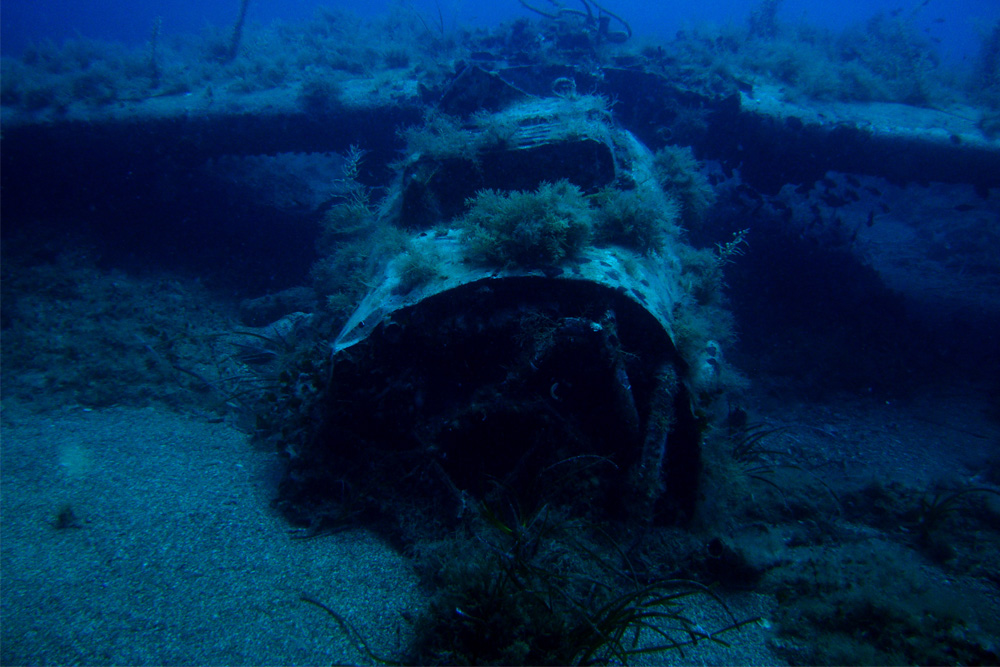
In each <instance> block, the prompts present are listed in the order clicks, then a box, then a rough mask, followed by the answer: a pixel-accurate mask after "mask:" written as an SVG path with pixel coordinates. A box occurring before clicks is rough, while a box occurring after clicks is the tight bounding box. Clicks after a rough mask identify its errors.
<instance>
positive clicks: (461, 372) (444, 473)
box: [2, 1, 1000, 526]
mask: <svg viewBox="0 0 1000 667" xmlns="http://www.w3.org/2000/svg"><path fill="white" fill-rule="evenodd" d="M522 4H524V5H525V6H526V7H528V8H529V9H531V10H532V11H534V12H535V13H537V14H540V15H541V16H542V17H543V19H544V22H543V23H542V24H540V25H539V26H534V25H533V24H530V23H518V24H515V25H514V26H513V27H512V28H509V29H506V30H505V31H498V32H497V34H494V35H489V36H487V37H482V36H479V37H476V38H475V39H473V40H471V41H470V43H469V44H466V45H464V46H463V49H464V50H463V51H462V53H463V55H462V57H461V58H456V59H455V60H454V61H453V67H451V68H449V69H448V70H447V71H444V72H440V71H439V72H435V73H434V74H433V76H431V75H429V74H428V75H426V76H421V75H420V73H419V72H417V73H413V74H412V76H409V75H407V76H397V77H396V78H395V79H393V80H392V81H391V82H390V80H389V79H381V80H378V81H374V80H363V81H339V82H338V83H337V84H336V86H333V85H329V86H328V85H327V84H326V83H325V82H324V81H323V80H321V79H316V78H314V79H310V80H307V81H300V82H296V83H295V84H294V85H292V86H288V87H278V88H273V89H267V90H262V91H251V92H238V93H237V92H231V91H226V90H222V89H213V88H212V87H211V86H206V87H204V88H201V89H191V90H185V91H183V92H177V93H176V94H162V95H149V96H146V97H141V98H135V99H128V100H121V101H119V102H116V103H114V104H109V105H104V106H99V107H96V108H95V107H93V106H87V105H83V104H77V103H70V104H67V105H65V106H64V107H62V108H59V109H55V110H53V109H42V110H37V109H11V110H9V112H5V127H4V138H3V143H4V151H3V156H2V160H3V165H4V168H3V170H2V171H3V188H4V191H5V192H17V193H18V196H17V198H16V200H15V201H14V202H12V203H11V202H10V200H8V202H5V204H7V205H13V206H16V207H18V208H23V209H27V210H30V209H33V208H36V209H38V210H45V207H46V206H47V205H48V202H46V201H45V199H46V198H45V195H44V193H45V191H46V190H47V188H49V187H51V183H52V182H53V181H56V182H62V183H66V184H71V185H67V187H71V188H73V189H74V193H75V194H74V193H71V194H70V195H69V196H68V197H67V198H66V200H65V201H70V202H73V203H74V204H75V205H77V206H80V205H83V208H86V207H87V206H97V207H100V208H102V209H103V210H108V209H115V210H118V211H119V214H120V215H121V217H122V218H123V219H124V218H126V217H128V216H134V215H136V214H137V211H139V210H142V209H145V208H147V207H148V206H149V203H150V194H149V193H151V192H160V193H163V192H166V191H170V190H171V189H173V191H174V192H175V194H173V195H162V196H165V197H188V196H190V197H195V196H205V197H208V196H210V195H205V194H203V193H202V194H198V193H195V192H191V191H183V188H180V189H179V188H178V187H177V184H178V183H181V184H183V183H190V180H189V179H188V177H187V175H189V174H190V173H192V172H193V171H196V170H199V169H203V168H204V166H205V165H206V164H209V165H211V164H213V163H216V162H219V161H222V160H225V159H231V158H233V157H235V158H237V159H239V158H251V157H256V156H272V157H275V159H280V157H281V156H286V155H296V156H301V155H304V154H316V155H326V154H329V153H334V152H338V153H349V152H350V150H351V147H352V146H360V147H361V148H362V149H363V158H362V157H361V152H360V151H359V152H358V153H357V155H356V157H357V159H356V160H354V161H353V162H350V161H349V167H350V169H351V170H352V179H354V180H355V185H352V186H350V188H354V189H350V188H349V192H348V196H343V195H339V197H340V198H339V199H337V198H335V199H334V200H332V203H331V201H327V202H325V203H324V205H323V208H322V211H325V212H326V213H329V211H330V210H334V211H336V210H341V209H344V208H345V207H346V208H350V207H352V206H353V207H355V209H357V208H361V209H364V215H363V216H362V217H364V216H367V217H366V218H365V222H364V223H363V225H362V231H371V230H374V229H376V228H377V229H379V230H383V231H384V230H392V232H393V234H395V238H396V239H397V240H398V242H397V243H396V244H395V245H391V244H390V245H388V246H384V247H383V248H382V249H381V250H380V251H379V252H380V253H381V256H380V257H379V258H378V259H377V261H376V260H372V262H371V263H372V264H374V265H377V267H378V269H377V271H376V273H375V274H374V275H373V276H370V278H369V280H368V282H367V284H366V289H365V290H364V291H363V293H362V294H360V295H359V296H360V298H359V300H358V302H357V303H356V304H354V306H353V310H352V311H351V312H350V314H349V316H347V317H346V318H344V320H343V321H340V322H338V325H337V327H336V330H333V331H330V332H329V335H328V336H327V337H326V339H325V343H324V345H323V346H321V349H322V350H323V352H322V353H321V354H318V355H317V356H316V357H315V358H313V359H311V360H309V361H308V366H307V367H303V368H300V369H299V371H298V373H297V374H296V375H295V376H294V377H293V376H288V379H287V380H285V381H283V382H282V386H281V388H280V390H279V391H276V392H274V393H273V395H272V396H271V402H270V405H269V407H268V408H267V409H266V411H265V412H266V414H265V415H264V422H265V424H266V428H267V429H268V430H269V431H270V432H271V433H273V434H274V435H275V439H276V440H277V441H278V443H279V447H280V448H281V449H282V451H283V452H284V453H285V454H286V456H287V458H288V461H289V468H288V474H287V477H286V479H285V482H284V484H283V486H282V497H281V503H282V506H283V507H284V508H285V509H286V510H287V511H288V513H289V514H290V515H291V516H292V517H293V518H294V519H295V520H297V521H300V522H302V523H307V524H311V525H322V524H324V523H325V522H326V523H328V522H334V521H337V520H339V519H341V518H342V517H343V516H344V512H345V510H344V507H345V506H349V505H350V504H351V503H352V502H362V501H359V500H358V498H360V497H363V498H368V499H371V498H373V497H376V496H378V497H380V498H381V500H380V502H382V503H388V504H391V503H393V502H395V503H398V504H399V505H401V506H402V505H406V506H410V505H414V504H417V505H420V507H419V510H420V511H421V512H422V513H423V515H426V516H433V517H435V519H434V520H436V521H439V522H441V523H444V524H447V523H448V522H451V521H455V520H458V519H459V518H461V517H462V516H463V512H464V511H466V509H467V508H468V507H471V506H475V505H476V504H477V503H478V502H480V501H482V500H483V499H485V498H487V497H489V496H490V494H494V493H496V489H497V488H498V487H502V488H504V489H506V490H510V489H516V490H517V493H519V494H529V495H531V494H533V495H534V496H535V497H536V498H541V497H544V498H545V502H559V503H561V504H565V505H567V506H579V508H580V511H583V512H586V513H589V514H592V515H596V516H600V517H616V518H627V520H628V521H630V522H636V523H637V524H644V523H649V522H663V523H671V522H677V521H683V520H684V519H685V518H687V517H690V515H691V513H692V511H693V507H694V504H695V502H696V500H697V494H698V477H699V468H700V465H701V459H700V451H699V447H700V438H701V431H702V429H703V428H704V426H705V424H706V423H708V422H709V421H711V420H713V419H715V420H717V419H719V418H720V416H719V415H720V411H721V410H722V407H720V406H721V405H724V402H722V403H720V401H723V397H724V396H725V395H726V392H727V391H729V390H731V389H733V388H734V387H738V386H739V384H740V381H741V380H740V376H739V374H738V373H736V372H735V371H734V370H733V369H731V368H730V367H729V365H728V364H727V362H726V359H725V346H726V340H727V337H728V336H729V335H730V334H729V331H728V329H727V327H728V326H729V322H728V319H727V316H726V313H725V308H724V305H723V301H722V300H721V297H720V293H721V289H722V271H723V267H724V265H725V263H726V261H727V258H728V256H729V255H728V254H730V253H734V252H739V245H740V243H741V241H742V238H741V237H740V236H739V235H737V236H734V238H733V241H732V243H730V244H728V245H724V246H720V248H719V249H718V251H704V250H702V251H699V250H696V249H694V248H692V247H691V246H690V245H689V244H688V242H687V241H686V240H685V234H684V231H683V227H684V226H685V224H687V222H685V220H687V221H688V222H689V221H690V219H691V218H692V217H694V218H696V217H697V216H698V215H699V212H698V210H697V205H696V204H693V203H692V202H691V200H690V199H691V197H696V193H692V192H690V191H689V192H687V195H685V193H683V192H680V191H679V190H677V189H676V188H675V187H672V186H671V185H670V184H671V183H674V182H676V181H677V177H678V173H676V172H677V171H678V170H679V171H681V172H683V170H684V167H682V166H681V167H678V166H676V165H675V166H674V167H672V168H673V169H674V170H675V171H674V172H671V167H670V165H669V164H668V162H669V161H667V160H665V159H663V158H661V157H658V156H659V155H660V153H659V152H658V151H657V150H656V149H662V148H663V147H664V146H668V145H673V146H682V147H690V148H692V149H693V150H694V152H695V154H697V155H698V156H699V157H700V158H702V159H711V160H715V161H718V162H719V163H720V164H722V165H724V166H725V168H727V169H738V170H739V172H740V174H741V176H742V178H743V181H744V182H745V183H747V184H749V185H750V186H752V187H753V188H756V189H757V190H758V191H761V192H765V193H774V192H776V191H777V190H778V189H779V188H780V187H781V186H782V185H784V184H786V183H797V182H809V181H814V180H816V179H819V178H821V177H822V175H823V174H825V173H826V172H828V171H830V170H837V171H842V172H847V173H857V174H865V175H869V176H876V177H881V178H884V179H887V180H889V181H891V182H907V181H910V180H913V179H916V178H920V179H933V180H937V181H941V182H958V183H971V184H973V185H975V186H976V187H977V188H978V189H982V190H986V189H989V188H991V187H997V186H1000V144H998V142H997V140H996V139H995V138H990V137H988V136H986V135H985V134H984V133H983V132H981V131H980V129H979V128H978V127H977V126H976V122H975V121H974V120H973V119H970V118H967V117H963V116H962V115H960V114H954V113H946V112H943V111H937V110H934V109H929V108H920V109H917V108H912V107H906V108H904V107H903V105H899V104H891V103H878V104H876V103H868V104H864V105H860V104H856V103H848V102H825V103H822V104H820V103H794V102H789V101H786V100H784V99H783V98H782V96H781V95H780V94H779V91H778V90H776V89H773V88H771V87H769V86H768V85H766V84H761V85H754V86H751V85H749V84H746V83H744V82H742V81H739V80H735V79H733V80H729V81H725V82H722V83H720V82H719V81H715V80H713V81H710V82H706V80H704V79H702V78H698V77H695V78H694V79H692V78H691V77H690V76H684V75H682V74H681V73H679V71H678V70H674V69H671V68H672V65H671V64H670V62H669V61H670V59H669V57H667V56H666V55H664V53H663V52H662V50H661V51H656V50H647V51H644V52H642V53H641V54H635V53H628V54H626V53H620V54H619V53H616V52H612V51H606V50H604V49H605V47H613V46H614V45H617V44H621V43H623V42H625V41H626V40H627V39H628V38H629V35H630V34H631V28H630V27H629V26H628V24H627V23H626V22H625V21H623V20H622V19H620V18H618V17H617V16H616V15H614V14H611V13H610V12H607V11H606V10H604V9H603V8H602V7H601V6H600V5H598V4H597V3H593V2H592V1H591V2H584V3H583V4H584V7H585V10H574V11H572V12H568V13H567V12H562V13H552V12H549V11H548V10H546V9H539V8H537V7H534V6H532V5H529V4H528V3H526V2H523V1H522ZM592 6H593V7H592ZM612 101H613V102H612ZM400 127H413V128H416V129H415V130H413V131H412V132H411V133H410V134H409V138H408V140H406V141H403V140H401V134H400V133H399V132H398V129H399V128H400ZM402 136H404V138H405V136H406V135H405V133H404V134H403V135H402ZM400 155H402V157H400ZM359 164H360V166H359ZM12 165H16V169H15V168H12ZM680 176H682V177H685V178H690V177H691V175H690V174H683V173H681V174H680ZM108 182H113V183H116V184H117V185H116V189H115V191H114V192H110V191H109V190H108V189H107V186H106V184H107V183H108ZM357 183H361V185H360V186H359V185H357ZM706 187H707V186H706ZM376 188H377V189H378V191H379V193H380V194H381V195H382V196H381V201H380V203H379V205H378V206H375V205H374V203H373V202H372V201H370V200H369V198H368V196H367V195H365V196H363V197H362V196H360V195H359V196H357V197H355V198H353V199H352V198H351V195H350V193H351V192H353V193H358V192H362V190H363V191H364V192H369V191H371V190H373V189H376ZM685 196H688V199H685ZM317 210H320V209H317V208H314V209H313V210H310V211H307V212H306V214H305V215H302V216H301V217H309V216H312V217H313V219H315V216H316V211H317ZM292 217H294V216H289V217H288V218H286V219H283V222H282V224H283V225H286V224H287V223H288V221H289V219H290V218H292ZM235 227H238V226H235ZM285 229H287V227H285V226H282V228H281V229H272V230H259V229H258V230H256V231H255V233H256V234H258V235H263V236H264V238H265V241H264V242H263V244H262V246H263V248H266V250H267V251H270V252H273V253H275V254H283V255H284V259H283V260H282V261H284V262H286V263H295V262H299V263H300V264H308V263H310V262H309V261H308V260H307V261H303V260H302V259H301V257H297V256H296V254H295V253H294V252H293V250H294V248H295V247H294V246H289V245H287V244H286V243H287V239H285V237H286V236H287V234H286V232H285V231H284V230H285ZM334 231H335V232H337V233H342V234H343V236H344V238H349V237H351V234H352V233H353V232H352V230H351V229H349V228H347V227H344V228H341V229H338V230H334ZM232 234H233V235H234V236H233V238H239V234H240V231H239V229H236V230H235V231H233V232H232ZM292 236H294V235H292ZM304 238H306V239H307V242H308V243H309V244H310V245H311V244H312V243H313V242H314V241H315V238H314V237H310V236H309V235H308V234H306V235H304ZM263 248H262V249H261V250H260V252H264V249H263ZM227 252H229V251H228V250H227ZM231 252H232V253H233V254H238V253H239V252H240V251H239V249H238V248H233V249H232V251H231ZM310 259H311V258H310ZM306 268H307V267H306ZM305 270H306V269H305V268H303V269H302V272H303V273H304V272H305ZM291 310H292V309H291V308H290V307H289V308H285V309H284V310H282V308H281V307H280V306H279V307H278V308H277V310H274V311H273V312H269V315H270V317H271V319H274V320H283V319H284V320H287V319H288V317H289V316H291V315H292V312H291ZM265 319H266V318H265ZM320 319H321V318H320V316H319V315H314V314H312V313H309V314H307V316H305V317H296V318H295V322H297V323H298V324H297V326H298V327H300V328H309V327H315V326H317V325H316V324H315V322H317V321H319V320H320ZM254 324H255V325H261V324H266V322H258V321H255V322H254ZM571 473H572V474H571ZM567 479H571V480H572V482H568V481H566V480H567ZM581 494H583V496H585V502H584V501H581V497H582V496H581ZM417 498H419V499H420V500H419V501H418V500H415V499H417ZM362 504H364V503H363V502H362ZM424 525H425V526H426V525H427V523H426V522H425V524H424Z"/></svg>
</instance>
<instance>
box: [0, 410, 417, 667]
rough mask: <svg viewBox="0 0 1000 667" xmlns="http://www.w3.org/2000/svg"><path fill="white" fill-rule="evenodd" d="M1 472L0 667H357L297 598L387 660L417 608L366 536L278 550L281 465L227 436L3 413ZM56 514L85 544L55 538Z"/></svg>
mask: <svg viewBox="0 0 1000 667" xmlns="http://www.w3.org/2000/svg"><path fill="white" fill-rule="evenodd" d="M0 465H2V474H3V482H2V497H0V511H2V517H3V522H2V551H0V567H2V591H0V600H2V623H0V626H2V630H0V632H2V662H3V663H4V664H54V663H63V664H65V663H95V662H100V663H114V664H199V665H210V664H215V665H218V664H246V663H269V664H331V663H340V664H350V663H358V662H370V660H369V659H368V658H367V656H366V655H365V654H364V653H362V652H360V651H359V650H357V649H355V648H354V647H353V646H352V645H351V643H350V642H349V641H348V640H347V638H346V637H345V635H344V633H343V632H342V631H341V630H340V629H339V628H338V627H337V626H336V624H335V622H333V619H331V618H330V617H329V616H328V615H326V614H325V613H324V612H323V611H321V610H320V609H317V608H316V607H313V606H311V605H308V604H306V603H303V602H301V601H300V599H299V597H300V595H302V594H303V593H305V594H308V595H310V596H312V597H314V598H316V599H318V600H321V601H323V602H324V603H325V604H327V605H329V606H330V607H332V608H334V609H336V610H337V611H338V612H339V613H341V614H342V615H343V616H345V617H346V618H348V619H350V621H351V622H352V623H353V624H354V625H355V626H356V627H357V628H358V629H359V630H361V631H362V632H364V634H365V635H366V636H367V637H368V638H369V641H370V642H371V643H372V646H373V648H375V650H377V651H381V652H383V653H386V654H389V655H392V654H393V652H394V651H397V650H398V649H399V648H401V647H403V646H405V642H406V641H407V639H408V637H409V632H410V626H409V624H408V623H407V622H406V621H404V620H403V619H402V617H401V616H400V612H401V611H403V610H406V611H408V612H414V611H416V610H418V609H419V607H420V605H421V603H422V600H421V598H420V596H419V595H418V592H417V588H416V579H415V577H414V575H413V573H412V571H411V569H410V567H409V563H408V562H407V561H406V560H405V559H404V558H402V557H401V556H399V555H398V554H396V553H395V552H393V551H392V550H391V549H389V548H388V547H387V546H386V545H385V544H383V543H382V542H381V541H380V540H379V539H378V538H376V537H375V536H373V535H372V534H370V533H368V532H366V531H360V530H358V531H351V532H345V533H341V534H339V535H334V536H331V537H325V538H319V539H313V540H294V539H291V538H290V536H289V532H288V529H289V526H288V524H287V523H286V522H285V520H284V519H283V518H281V517H280V516H278V515H277V514H276V513H275V512H274V511H273V510H271V509H270V502H271V499H272V498H273V496H274V492H275V485H276V480H277V478H278V474H279V470H280V466H279V461H278V459H277V456H276V455H274V454H272V453H269V452H262V451H259V450H255V449H254V448H253V446H252V445H250V444H249V443H248V441H247V437H246V436H245V435H244V434H242V433H240V432H238V431H236V430H234V429H232V428H230V427H228V426H226V425H225V424H209V423H206V422H205V421H200V420H198V419H195V418H191V417H185V416H181V415H178V414H175V413H172V412H169V411H165V410H162V409H153V408H146V409H136V408H111V409H107V410H101V411H92V412H88V411H84V410H82V409H76V410H72V409H67V410H64V411H61V412H57V413H50V414H45V415H38V414H32V413H30V412H27V411H25V410H21V409H20V408H19V407H18V406H16V405H12V404H11V403H10V402H5V405H4V411H3V442H2V457H0ZM67 506H68V507H71V508H72V511H73V513H74V514H75V515H76V516H77V517H78V519H79V522H80V524H81V527H80V528H68V529H64V530H56V529H55V528H53V522H54V521H55V519H56V516H57V515H58V514H59V512H60V511H61V510H62V509H63V508H64V507H67Z"/></svg>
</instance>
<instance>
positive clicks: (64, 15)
mask: <svg viewBox="0 0 1000 667" xmlns="http://www.w3.org/2000/svg"><path fill="white" fill-rule="evenodd" d="M401 4H403V5H404V6H407V7H411V8H412V9H413V10H415V11H418V12H421V13H423V14H424V15H426V16H429V17H437V16H438V15H439V13H440V16H443V17H444V19H445V21H446V23H447V24H448V25H449V26H456V25H463V26H470V25H471V26H489V25H495V24H496V23H498V22H500V21H505V20H508V19H512V18H515V17H519V16H525V15H527V14H528V12H526V10H525V9H524V8H523V7H521V5H520V4H518V2H516V1H515V0H505V1H503V2H469V1H464V2H463V1H462V0H412V1H408V2H403V3H401ZM544 4H545V3H544V2H541V3H539V6H541V5H544ZM565 4H567V5H571V4H572V3H565ZM606 4H607V6H608V8H609V9H612V11H615V12H616V13H619V14H621V15H622V16H626V17H628V19H629V20H630V21H631V23H632V25H633V26H634V27H635V29H636V31H637V34H640V35H641V34H652V35H658V36H670V35H672V34H673V33H674V32H676V31H677V30H678V29H679V28H682V27H684V26H685V25H691V24H698V23H702V22H713V23H718V24H723V23H726V22H742V21H743V20H744V18H745V17H746V16H747V14H748V13H749V11H750V9H751V8H752V7H753V6H754V5H755V4H756V3H754V2H752V1H751V0H703V1H700V2H645V1H643V0H621V1H619V2H614V3H606ZM391 5H392V3H391V2H390V1H389V0H376V1H374V2H358V3H353V2H315V1H314V0H285V1H283V2H274V1H268V0H252V1H251V2H250V7H249V12H248V20H249V21H251V22H259V23H262V24H267V23H270V22H273V21H301V20H304V19H308V18H309V17H311V16H312V15H313V14H314V13H315V11H316V9H317V8H318V7H335V8H342V9H349V10H351V11H354V12H357V13H358V14H361V15H363V16H373V15H376V14H379V13H382V12H384V11H386V10H387V9H389V7H390V6H391ZM238 9H239V2H238V1H236V0H229V1H226V2H223V1H222V0H214V1H212V2H193V1H191V0H187V1H186V2H172V1H170V0H150V1H148V2H127V1H124V0H114V1H108V2H101V1H99V0H58V1H56V0H40V1H33V0H5V2H4V4H3V8H2V23H0V50H2V53H4V54H8V55H11V54H17V53H20V52H21V51H22V50H23V49H24V47H25V46H26V45H27V44H30V43H31V42H33V41H34V42H37V41H40V40H45V39H52V40H55V41H57V42H59V41H61V40H64V39H67V38H71V37H77V36H82V37H92V38H95V39H108V40H115V41H122V42H125V43H127V44H141V43H143V42H145V41H146V40H147V39H148V38H149V34H150V30H151V26H152V25H153V22H154V21H155V20H156V19H157V18H160V19H162V22H163V28H162V29H163V32H164V34H171V33H179V32H190V31H196V30H199V29H201V28H203V27H205V26H206V25H215V26H227V25H230V24H231V23H232V21H233V20H234V18H235V16H236V14H237V12H238ZM897 10H900V11H902V12H903V13H904V14H912V15H913V16H914V17H915V19H916V25H917V26H919V28H920V29H921V30H924V31H925V32H926V34H927V35H928V36H930V37H932V38H933V39H935V40H940V45H941V48H942V51H943V52H945V53H946V54H948V55H949V56H951V57H954V58H957V59H961V58H966V57H968V56H969V55H971V54H973V53H974V52H975V49H976V46H977V45H978V43H979V41H980V39H981V36H982V34H983V33H984V32H985V31H987V30H988V29H989V26H990V25H992V24H993V22H995V21H996V20H997V19H998V18H1000V3H997V2H995V1H994V0H953V1H947V2H946V1H945V0H926V1H925V0H920V1H919V2H916V1H912V0H907V1H905V2H904V1H903V0H864V1H861V0H858V1H855V2H823V1H822V0H788V1H787V2H785V3H784V4H783V5H782V7H781V16H782V18H784V19H787V20H798V19H804V20H806V21H808V22H810V23H813V24H815V25H821V26H825V27H828V28H831V29H834V30H839V29H841V28H843V27H845V26H848V25H850V24H852V23H855V22H859V21H863V20H865V19H867V18H868V17H869V16H871V15H873V14H875V13H877V12H882V11H884V12H892V11H897Z"/></svg>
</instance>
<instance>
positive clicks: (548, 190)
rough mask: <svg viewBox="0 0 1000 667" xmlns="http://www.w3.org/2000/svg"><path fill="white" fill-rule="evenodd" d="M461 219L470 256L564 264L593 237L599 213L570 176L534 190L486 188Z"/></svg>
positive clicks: (526, 263) (502, 261) (517, 262)
mask: <svg viewBox="0 0 1000 667" xmlns="http://www.w3.org/2000/svg"><path fill="white" fill-rule="evenodd" d="M467 204H468V206H469V211H468V213H466V215H465V216H464V218H463V219H462V221H461V225H462V228H463V231H464V237H465V241H466V244H467V246H468V256H469V258H470V259H472V260H475V261H479V262H484V263H495V264H500V265H501V266H506V265H508V264H514V265H517V266H522V267H536V266H547V265H553V264H558V263H559V262H561V261H562V260H564V259H566V258H569V257H573V256H575V255H577V254H578V253H579V252H580V251H581V250H582V249H583V248H584V247H585V246H586V245H587V242H588V241H589V240H590V236H591V232H592V227H593V213H592V211H591V209H590V205H589V203H588V202H587V200H586V199H585V198H584V196H583V193H582V192H581V191H580V189H579V188H578V187H577V186H575V185H573V184H572V183H570V182H569V181H567V180H560V181H557V182H556V183H542V184H541V185H540V186H539V187H538V189H537V190H535V191H534V192H523V191H515V192H507V193H503V192H498V191H496V190H480V191H479V192H477V193H476V195H475V196H474V197H472V198H471V199H469V201H468V202H467Z"/></svg>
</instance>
